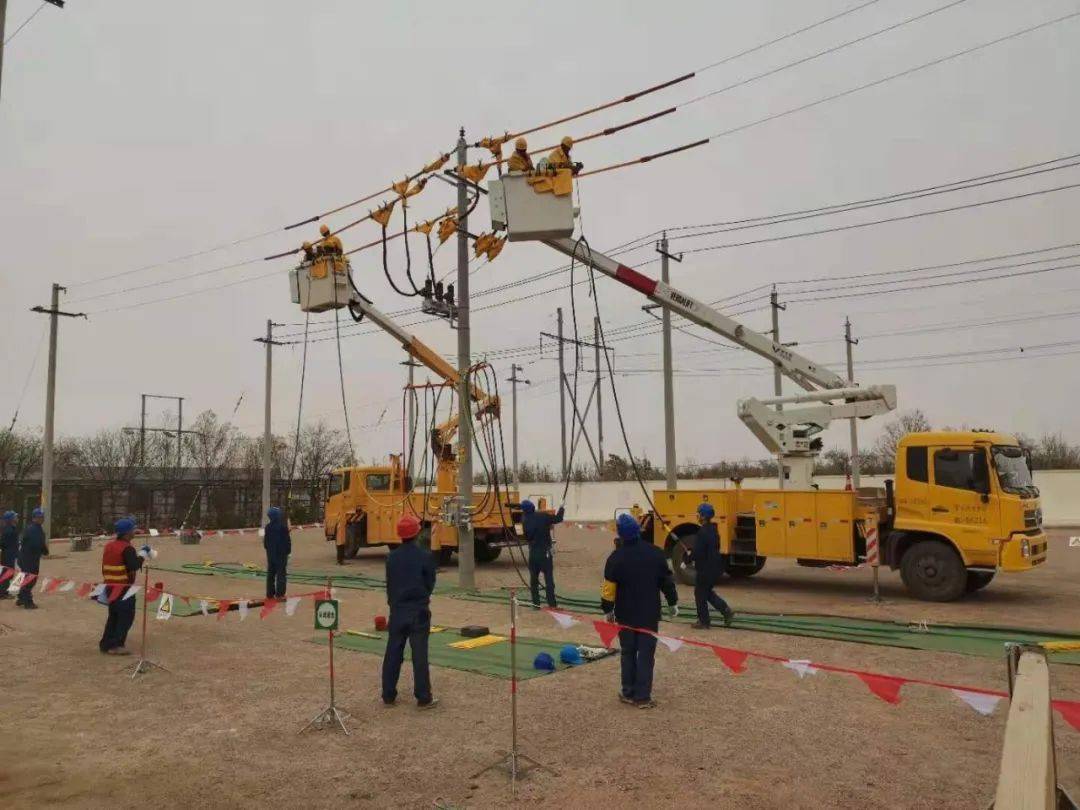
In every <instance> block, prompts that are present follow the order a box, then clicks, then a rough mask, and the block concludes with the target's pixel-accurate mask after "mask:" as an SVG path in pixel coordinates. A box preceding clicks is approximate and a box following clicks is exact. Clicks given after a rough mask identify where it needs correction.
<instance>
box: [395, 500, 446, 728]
mask: <svg viewBox="0 0 1080 810" xmlns="http://www.w3.org/2000/svg"><path fill="white" fill-rule="evenodd" d="M420 528H421V527H420V521H419V520H417V519H416V517H415V516H413V515H402V517H401V519H400V520H399V521H398V523H397V535H398V537H399V538H401V544H400V545H398V546H397V547H396V548H394V549H392V550H391V551H390V554H389V555H388V556H387V558H386V601H387V603H388V604H389V605H390V621H389V624H388V627H387V629H388V630H389V633H390V637H389V638H388V639H387V641H386V653H385V654H384V655H383V663H382V699H383V704H384V705H386V706H393V705H394V703H395V702H396V701H397V694H398V692H397V683H398V676H400V675H401V662H402V661H404V660H405V643H406V642H408V644H409V650H410V652H411V653H412V668H413V695H414V696H415V697H416V705H417V706H419V707H420V708H421V709H430V708H432V707H434V706H435V705H436V704H437V703H438V700H436V699H435V698H434V697H432V695H431V673H430V672H429V670H428V636H429V634H430V633H431V608H430V605H431V592H432V591H434V590H435V559H434V558H433V557H432V556H431V553H430V552H429V551H428V550H427V549H425V548H422V547H421V546H419V545H417V543H416V538H417V536H418V535H419V534H420Z"/></svg>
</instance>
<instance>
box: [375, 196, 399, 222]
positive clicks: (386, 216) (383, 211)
mask: <svg viewBox="0 0 1080 810" xmlns="http://www.w3.org/2000/svg"><path fill="white" fill-rule="evenodd" d="M396 204H397V200H391V201H390V202H388V203H386V204H385V205H383V206H381V207H380V208H379V209H378V210H376V211H372V212H371V218H372V219H373V220H375V221H376V222H378V223H379V224H380V225H382V226H383V227H384V228H385V227H386V226H387V225H388V224H389V223H390V214H392V213H393V211H394V206H395V205H396Z"/></svg>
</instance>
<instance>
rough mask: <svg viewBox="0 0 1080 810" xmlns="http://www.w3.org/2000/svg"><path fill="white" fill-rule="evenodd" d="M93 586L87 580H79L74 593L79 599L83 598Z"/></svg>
mask: <svg viewBox="0 0 1080 810" xmlns="http://www.w3.org/2000/svg"><path fill="white" fill-rule="evenodd" d="M93 588H94V586H93V585H91V584H90V583H89V582H81V583H79V587H78V589H77V590H76V591H75V595H76V596H78V597H79V598H80V599H85V598H86V597H88V596H89V595H90V591H91V590H93Z"/></svg>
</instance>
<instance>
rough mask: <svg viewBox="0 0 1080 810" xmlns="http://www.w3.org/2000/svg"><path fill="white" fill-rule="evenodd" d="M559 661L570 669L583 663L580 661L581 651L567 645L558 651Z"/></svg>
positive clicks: (571, 645)
mask: <svg viewBox="0 0 1080 810" xmlns="http://www.w3.org/2000/svg"><path fill="white" fill-rule="evenodd" d="M559 660H560V661H562V662H563V663H564V664H567V665H568V666H572V667H576V666H578V665H579V664H584V663H585V662H584V661H582V660H581V651H580V650H579V649H578V648H577V647H575V646H574V645H573V644H567V645H566V646H564V647H563V648H562V649H561V650H559Z"/></svg>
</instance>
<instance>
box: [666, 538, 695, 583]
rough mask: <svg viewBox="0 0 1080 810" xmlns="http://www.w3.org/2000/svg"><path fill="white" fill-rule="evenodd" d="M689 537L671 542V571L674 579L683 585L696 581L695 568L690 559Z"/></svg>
mask: <svg viewBox="0 0 1080 810" xmlns="http://www.w3.org/2000/svg"><path fill="white" fill-rule="evenodd" d="M692 539H693V535H690V537H683V538H680V540H681V541H682V542H679V540H676V541H675V542H674V543H672V544H671V571H672V573H674V574H675V581H676V582H679V583H681V584H683V585H693V584H694V583H695V582H697V570H696V569H695V568H694V564H693V563H692V562H691V561H690V541H691V540H692Z"/></svg>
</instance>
